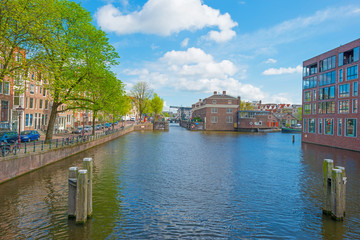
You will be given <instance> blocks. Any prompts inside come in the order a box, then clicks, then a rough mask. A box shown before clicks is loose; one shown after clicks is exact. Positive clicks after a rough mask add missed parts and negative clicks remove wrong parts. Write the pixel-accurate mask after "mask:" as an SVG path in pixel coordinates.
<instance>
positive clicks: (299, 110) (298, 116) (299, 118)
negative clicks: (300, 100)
mask: <svg viewBox="0 0 360 240" xmlns="http://www.w3.org/2000/svg"><path fill="white" fill-rule="evenodd" d="M294 117H295V118H296V120H298V122H301V121H302V107H299V108H298V111H297V113H296V114H295V116H294Z"/></svg>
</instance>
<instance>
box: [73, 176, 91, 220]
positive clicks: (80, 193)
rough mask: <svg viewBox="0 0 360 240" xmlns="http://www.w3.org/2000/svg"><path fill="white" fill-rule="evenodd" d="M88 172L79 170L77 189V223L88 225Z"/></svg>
mask: <svg viewBox="0 0 360 240" xmlns="http://www.w3.org/2000/svg"><path fill="white" fill-rule="evenodd" d="M87 192H88V171H87V170H79V171H78V178H77V189H76V223H86V220H87V194H88V193H87Z"/></svg>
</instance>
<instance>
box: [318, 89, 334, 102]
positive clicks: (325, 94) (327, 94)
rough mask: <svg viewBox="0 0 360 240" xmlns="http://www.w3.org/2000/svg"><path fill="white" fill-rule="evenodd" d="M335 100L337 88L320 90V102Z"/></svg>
mask: <svg viewBox="0 0 360 240" xmlns="http://www.w3.org/2000/svg"><path fill="white" fill-rule="evenodd" d="M334 98H335V86H331V87H325V88H320V89H319V100H326V99H334Z"/></svg>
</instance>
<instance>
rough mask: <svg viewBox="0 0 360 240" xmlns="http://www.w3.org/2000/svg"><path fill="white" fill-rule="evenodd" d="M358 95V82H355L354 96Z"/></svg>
mask: <svg viewBox="0 0 360 240" xmlns="http://www.w3.org/2000/svg"><path fill="white" fill-rule="evenodd" d="M357 95H358V82H353V96H354V97H356V96H357Z"/></svg>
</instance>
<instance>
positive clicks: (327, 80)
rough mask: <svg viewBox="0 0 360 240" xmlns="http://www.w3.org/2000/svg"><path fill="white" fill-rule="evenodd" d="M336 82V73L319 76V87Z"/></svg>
mask: <svg viewBox="0 0 360 240" xmlns="http://www.w3.org/2000/svg"><path fill="white" fill-rule="evenodd" d="M335 81H336V72H335V71H332V72H327V73H323V74H320V75H319V86H324V85H329V84H334V83H335Z"/></svg>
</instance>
